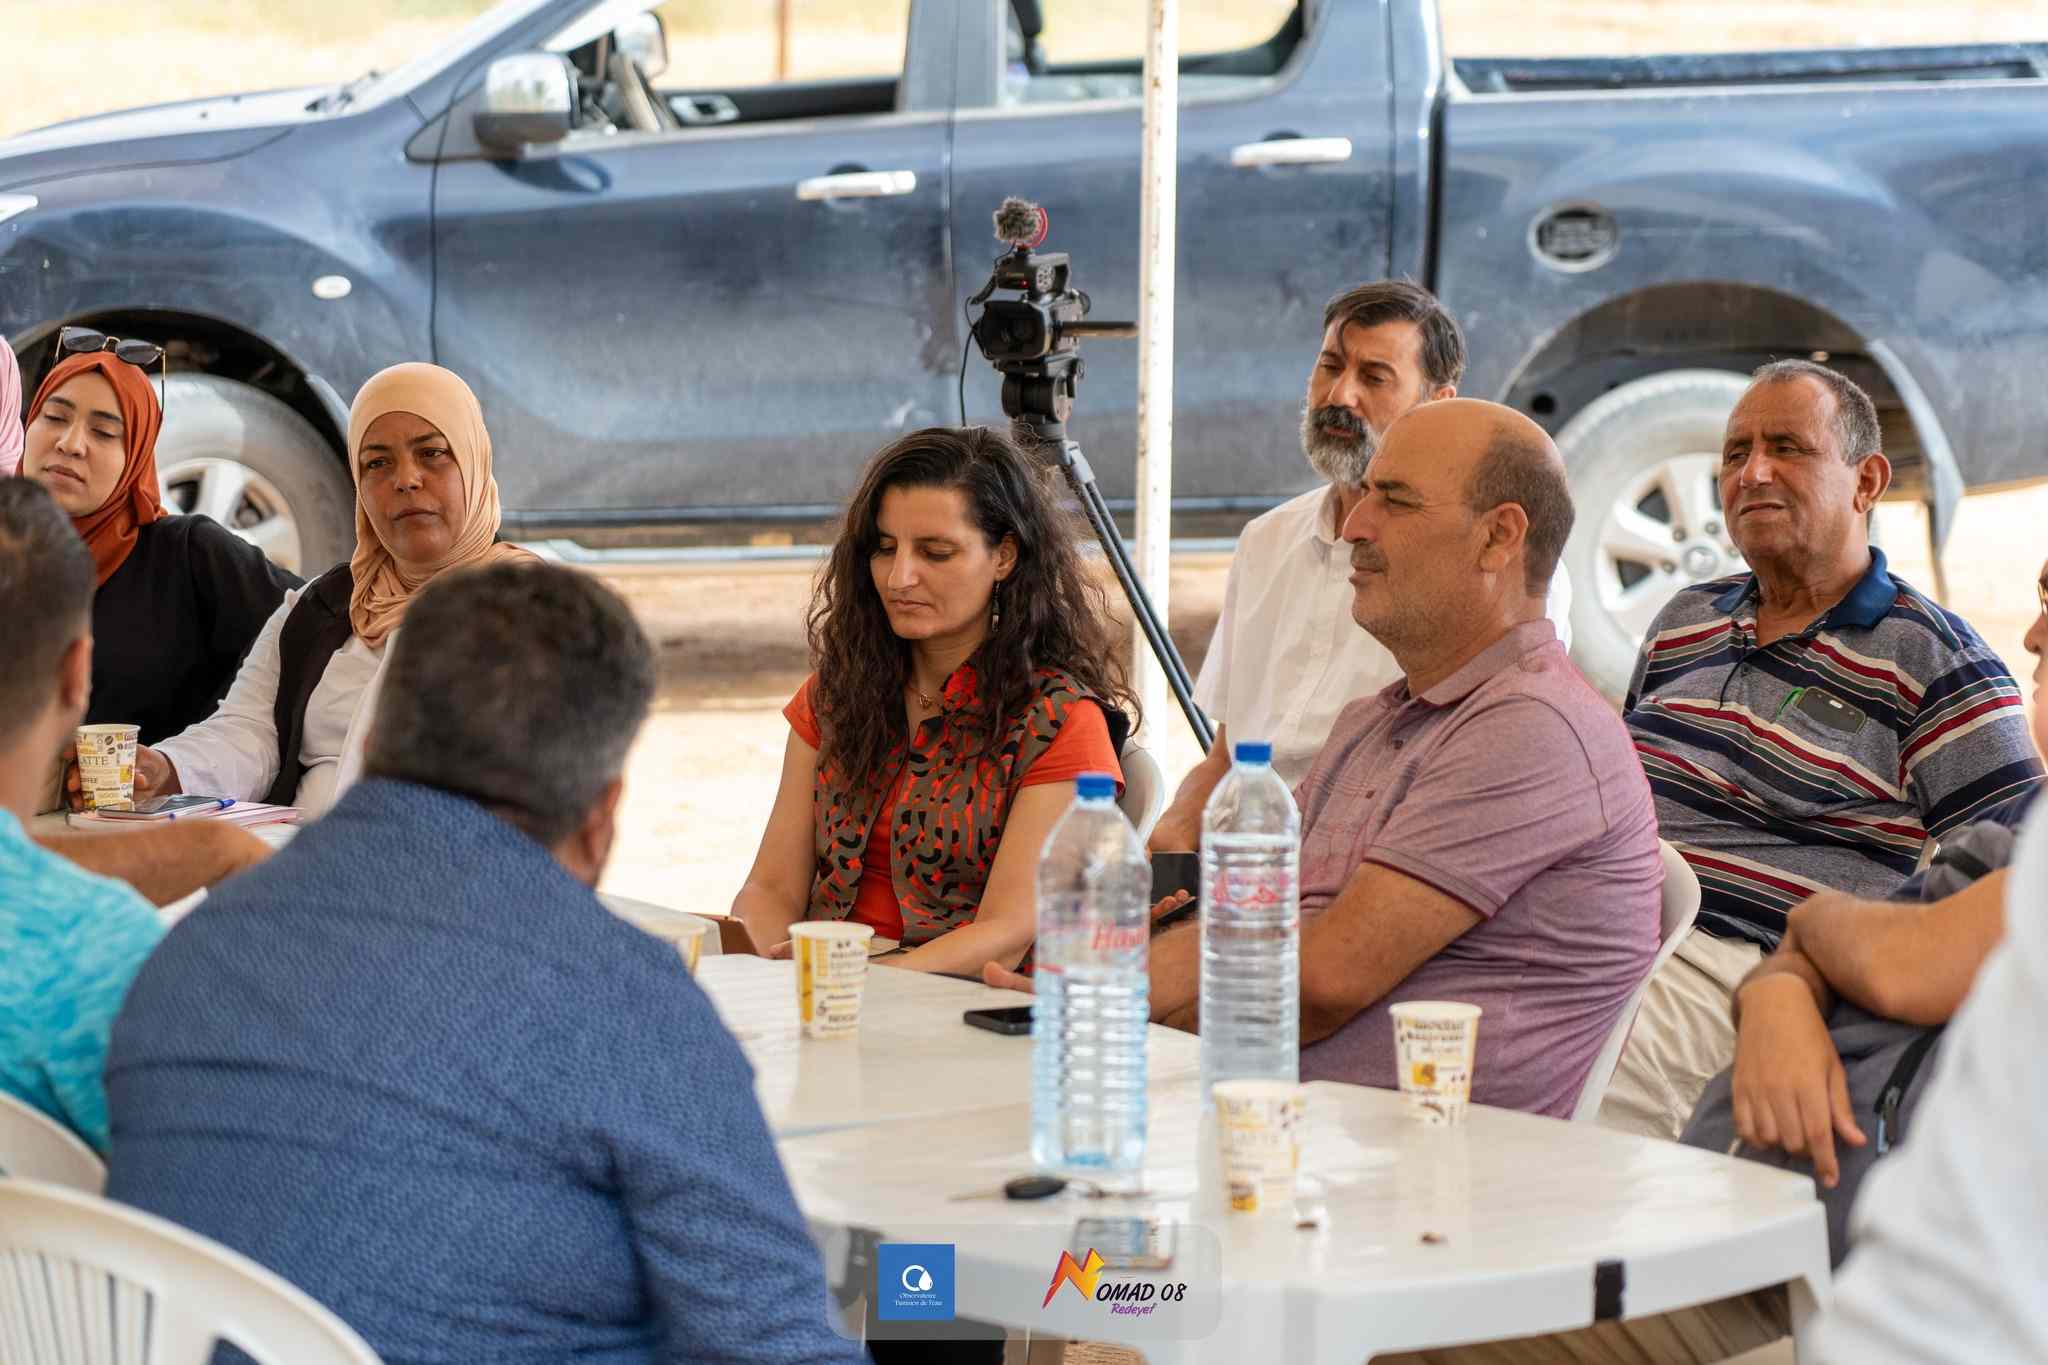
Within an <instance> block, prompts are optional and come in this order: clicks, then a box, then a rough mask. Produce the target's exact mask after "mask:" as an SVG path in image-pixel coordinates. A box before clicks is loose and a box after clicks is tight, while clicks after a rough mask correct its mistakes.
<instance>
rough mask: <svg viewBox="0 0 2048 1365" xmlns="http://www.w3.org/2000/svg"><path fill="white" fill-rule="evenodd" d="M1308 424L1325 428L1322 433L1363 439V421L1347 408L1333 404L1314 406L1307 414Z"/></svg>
mask: <svg viewBox="0 0 2048 1365" xmlns="http://www.w3.org/2000/svg"><path fill="white" fill-rule="evenodd" d="M1308 420H1309V425H1310V426H1315V427H1323V428H1326V430H1325V432H1324V433H1323V434H1325V435H1329V434H1331V433H1337V434H1341V435H1344V436H1347V437H1349V438H1351V439H1352V440H1353V441H1359V440H1363V439H1364V438H1365V435H1366V430H1365V423H1364V422H1363V421H1361V420H1359V416H1358V414H1357V413H1355V412H1353V411H1351V409H1349V408H1340V407H1337V406H1335V405H1330V406H1326V407H1320V408H1315V409H1313V410H1311V411H1310V413H1309V415H1308Z"/></svg>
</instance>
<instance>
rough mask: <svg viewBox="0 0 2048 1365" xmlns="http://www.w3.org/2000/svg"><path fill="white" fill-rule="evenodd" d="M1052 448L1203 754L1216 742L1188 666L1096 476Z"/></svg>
mask: <svg viewBox="0 0 2048 1365" xmlns="http://www.w3.org/2000/svg"><path fill="white" fill-rule="evenodd" d="M1056 448H1057V449H1058V451H1059V460H1060V472H1061V473H1062V474H1064V475H1066V478H1067V483H1068V484H1069V485H1070V486H1071V487H1072V488H1073V490H1074V494H1075V496H1077V497H1078V498H1080V500H1081V510H1082V511H1083V512H1084V513H1086V514H1087V517H1088V524H1089V525H1090V526H1092V527H1093V528H1094V529H1095V538H1096V539H1097V540H1099V541H1101V542H1102V552H1103V553H1104V554H1105V555H1107V556H1108V557H1109V565H1110V568H1111V569H1113V570H1114V571H1115V573H1116V581H1117V583H1118V584H1119V585H1120V586H1121V587H1122V588H1123V590H1124V597H1125V598H1126V599H1127V600H1128V601H1129V602H1130V604H1131V612H1132V614H1133V615H1135V616H1136V617H1137V618H1138V628H1139V629H1140V630H1142V631H1144V632H1145V641H1146V643H1147V644H1149V645H1151V646H1152V653H1153V655H1154V656H1155V657H1157V658H1158V660H1159V666H1160V667H1161V668H1162V669H1164V670H1165V672H1166V685H1167V686H1168V687H1170V688H1172V689H1173V696H1174V700H1175V701H1177V702H1179V703H1180V709H1181V712H1182V714H1184V715H1185V716H1186V717H1187V719H1188V725H1189V727H1190V728H1191V729H1193V730H1194V732H1195V738H1196V739H1197V740H1199V741H1201V745H1202V752H1204V753H1207V752H1208V751H1209V749H1210V747H1211V746H1212V745H1214V744H1215V742H1216V732H1215V731H1214V730H1213V729H1211V728H1210V725H1209V718H1208V717H1207V716H1205V715H1203V714H1202V708H1201V707H1199V706H1197V705H1195V693H1194V684H1193V682H1192V681H1191V680H1190V679H1189V678H1188V666H1187V664H1186V663H1185V662H1184V661H1183V660H1182V659H1181V657H1180V651H1179V650H1178V649H1176V648H1175V647H1174V643H1173V638H1172V637H1171V636H1169V635H1168V634H1167V633H1166V629H1165V627H1164V626H1163V625H1162V624H1161V623H1160V620H1159V613H1158V611H1157V610H1156V609H1155V608H1154V607H1153V605H1152V597H1151V595H1150V594H1149V593H1147V592H1146V591H1145V585H1144V584H1143V583H1141V582H1139V581H1138V576H1137V574H1136V573H1135V572H1134V571H1133V570H1132V568H1131V557H1130V554H1129V552H1128V551H1126V550H1125V549H1124V539H1123V535H1122V533H1121V532H1119V531H1118V530H1117V527H1116V520H1115V518H1113V517H1111V516H1110V514H1109V504H1108V503H1107V502H1106V501H1104V500H1103V496H1102V490H1101V489H1100V488H1098V487H1096V484H1095V471H1094V469H1093V468H1092V467H1091V466H1090V465H1089V463H1088V457H1087V456H1086V455H1083V454H1082V453H1081V447H1080V446H1079V445H1077V444H1075V443H1074V442H1073V441H1070V440H1063V441H1060V442H1058V443H1057V446H1056Z"/></svg>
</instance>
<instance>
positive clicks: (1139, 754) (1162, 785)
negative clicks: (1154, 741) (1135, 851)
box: [1116, 744, 1166, 844]
mask: <svg viewBox="0 0 2048 1365" xmlns="http://www.w3.org/2000/svg"><path fill="white" fill-rule="evenodd" d="M1118 762H1119V763H1121V764H1122V765H1123V770H1124V794H1123V795H1122V796H1120V797H1118V798H1117V802H1116V804H1117V807H1118V809H1120V810H1122V811H1123V813H1124V818H1125V819H1126V820H1129V821H1130V822H1131V825H1132V827H1133V828H1135V829H1136V830H1137V831H1138V842H1139V843H1141V844H1142V843H1144V842H1145V840H1146V839H1148V838H1150V837H1151V834H1152V826H1154V825H1156V824H1158V823H1159V816H1160V813H1161V812H1162V811H1164V810H1165V809H1166V774H1165V773H1163V772H1161V771H1160V770H1159V760H1158V759H1156V758H1154V757H1152V755H1151V754H1149V753H1146V752H1145V751H1144V750H1143V749H1141V748H1139V747H1138V746H1137V745H1135V744H1126V745H1125V746H1124V751H1123V753H1122V755H1121V756H1120V757H1119V758H1118Z"/></svg>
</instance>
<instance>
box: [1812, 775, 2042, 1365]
mask: <svg viewBox="0 0 2048 1365" xmlns="http://www.w3.org/2000/svg"><path fill="white" fill-rule="evenodd" d="M2044 907H2048V800H2042V801H2038V802H2036V803H2035V805H2034V809H2033V813H2032V814H2031V815H2029V816H2028V817H2027V822H2026V824H2025V825H2024V826H2023V827H2022V828H2021V830H2020V837H2019V842H2018V843H2017V844H2015V845H2014V847H2013V860H2012V864H2011V871H2009V872H2008V873H2007V874H2006V887H2005V925H2006V937H2005V942H2004V943H2003V944H2002V945H2000V947H1999V948H1998V949H1997V950H1996V951H1995V952H1993V953H1992V955H1991V956H1990V958H1988V959H1987V960H1986V961H1985V963H1984V966H1983V968H1982V970H1980V971H1979V972H1978V973H1977V981H1976V984H1975V985H1974V986H1973V987H1971V989H1970V994H1969V997H1968V998H1967V999H1966V1000H1964V1001H1963V1006H1962V1008H1961V1009H1960V1010H1958V1011H1956V1015H1955V1018H1954V1019H1953V1020H1951V1021H1950V1023H1949V1026H1948V1029H1947V1031H1946V1032H1944V1033H1943V1035H1942V1043H1941V1054H1940V1056H1939V1058H1938V1059H1937V1060H1936V1062H1935V1067H1934V1077H1933V1079H1932V1080H1931V1081H1928V1082H1926V1084H1927V1086H1928V1090H1927V1093H1926V1094H1925V1095H1923V1096H1922V1097H1921V1100H1920V1105H1919V1107H1918V1108H1917V1109H1916V1110H1914V1116H1913V1125H1912V1127H1911V1128H1910V1129H1909V1130H1908V1131H1907V1133H1906V1134H1905V1140H1904V1141H1903V1142H1902V1143H1901V1144H1900V1145H1899V1149H1898V1151H1896V1152H1894V1153H1892V1154H1891V1155H1889V1156H1886V1157H1884V1158H1883V1159H1882V1160H1880V1161H1879V1162H1878V1163H1877V1165H1876V1166H1874V1167H1872V1168H1871V1172H1870V1175H1869V1177H1868V1178H1867V1179H1866V1181H1865V1188H1864V1190H1863V1193H1862V1195H1861V1196H1860V1197H1859V1198H1858V1199H1857V1201H1856V1208H1855V1211H1854V1212H1853V1213H1852V1214H1851V1215H1850V1223H1849V1238H1850V1248H1851V1249H1850V1252H1849V1260H1848V1263H1847V1264H1846V1265H1844V1266H1843V1268H1842V1277H1841V1279H1840V1280H1838V1281H1837V1282H1836V1292H1835V1300H1834V1304H1833V1306H1832V1307H1831V1308H1830V1309H1829V1310H1828V1312H1827V1314H1826V1316H1825V1317H1823V1318H1822V1320H1821V1324H1820V1333H1819V1343H1818V1345H1819V1350H1818V1353H1817V1358H1818V1359H1820V1360H1821V1361H1823V1362H1828V1363H1829V1365H1842V1363H1845V1362H1856V1365H1864V1363H1865V1362H1870V1363H1871V1365H1891V1362H1901V1365H1903V1362H1907V1361H1925V1360H1958V1361H1961V1360H1967V1361H1972V1362H1976V1361H2001V1362H2002V1361H2042V1360H2048V1295H2044V1294H2043V1292H2042V1291H2043V1287H2044V1286H2048V1235H2044V1232H2043V1229H2044V1228H2048V1165H2044V1163H2043V1161H2042V1149H2043V1140H2042V1132H2043V1129H2044V1127H2048V1065H2044V1064H2043V1058H2044V1057H2048V914H2044V913H2043V909H2044Z"/></svg>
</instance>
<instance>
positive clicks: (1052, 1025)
mask: <svg viewBox="0 0 2048 1365" xmlns="http://www.w3.org/2000/svg"><path fill="white" fill-rule="evenodd" d="M1075 786H1076V788H1077V791H1076V794H1075V798H1074V804H1073V805H1072V806H1070V807H1069V808H1068V810H1067V813H1066V814H1065V815H1063V816H1061V817H1060V822H1059V823H1058V824H1057V825H1054V826H1053V829H1052V834H1051V835H1050V836H1049V837H1048V838H1047V839H1046V841H1045V852H1044V854H1043V855H1042V856H1041V857H1040V858H1039V862H1038V947H1037V975H1036V978H1035V985H1036V988H1037V992H1038V999H1037V1004H1036V1007H1035V1008H1034V1009H1033V1011H1032V1016H1031V1049H1032V1061H1031V1065H1032V1095H1031V1158H1032V1160H1033V1161H1034V1162H1035V1163H1036V1164H1037V1165H1038V1167H1039V1168H1040V1169H1041V1170H1046V1171H1070V1172H1078V1173H1089V1172H1108V1173H1116V1172H1127V1171H1135V1170H1137V1169H1138V1168H1139V1166H1140V1164H1141V1163H1142V1162H1143V1160H1144V1156H1145V1027H1146V1021H1147V1019H1148V1017H1149V1013H1150V1006H1149V998H1150V995H1151V983H1150V980H1149V978H1148V977H1147V976H1146V974H1145V965H1146V958H1147V954H1148V952H1149V949H1150V943H1151V927H1152V926H1151V915H1150V908H1151V907H1150V900H1151V894H1152V865H1151V862H1150V860H1149V859H1147V858H1146V856H1145V850H1144V848H1143V846H1142V845H1140V844H1139V843H1138V835H1137V832H1136V831H1135V830H1133V829H1132V828H1131V823H1130V821H1128V820H1126V819H1124V814H1123V812H1122V811H1120V810H1118V809H1117V805H1116V780H1115V779H1114V778H1112V777H1110V776H1108V775H1107V774H1105V773H1083V774H1082V775H1081V776H1080V778H1079V779H1078V780H1077V781H1076V783H1075Z"/></svg>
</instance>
